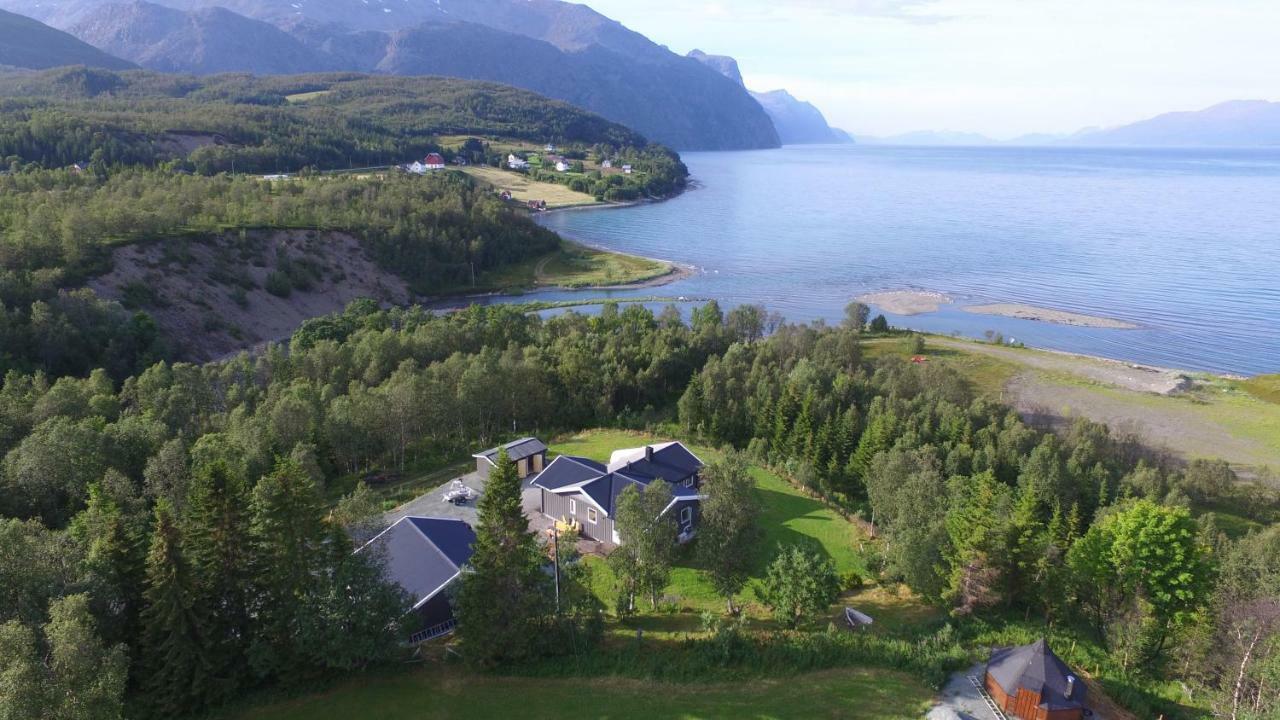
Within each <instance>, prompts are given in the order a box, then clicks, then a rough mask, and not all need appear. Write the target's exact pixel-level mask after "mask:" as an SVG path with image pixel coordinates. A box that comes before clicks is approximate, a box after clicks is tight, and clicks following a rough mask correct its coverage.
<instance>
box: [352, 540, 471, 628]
mask: <svg viewBox="0 0 1280 720" xmlns="http://www.w3.org/2000/svg"><path fill="white" fill-rule="evenodd" d="M475 540H476V534H475V532H473V531H472V530H471V526H470V525H468V524H466V523H465V522H463V521H461V520H457V519H454V518H436V517H414V516H409V517H404V518H401V519H400V520H398V521H397V522H396V523H395V524H394V525H392V526H391V527H389V528H387V529H386V530H384V531H382V532H381V533H379V534H378V535H377V536H376V537H374V538H373V539H372V540H370V541H369V542H367V543H365V544H364V545H363V546H361V547H360V549H359V550H356V552H357V553H368V552H376V553H380V554H381V555H382V559H383V561H384V563H385V564H384V570H385V572H386V576H387V579H388V580H391V581H393V582H395V583H396V584H397V585H399V586H400V587H402V588H404V590H405V592H407V593H409V595H410V596H411V597H412V599H413V602H414V605H413V613H414V614H416V615H417V616H418V617H419V618H420V619H421V627H422V630H421V632H418V633H415V634H414V637H413V638H412V640H414V641H421V640H427V639H430V638H432V637H439V636H440V635H445V634H448V633H449V632H452V630H453V628H454V626H455V625H456V623H455V621H454V617H453V605H452V602H451V600H450V597H449V593H448V592H446V590H447V589H448V588H449V586H450V585H452V584H453V583H454V582H455V581H456V580H457V579H458V577H459V576H460V575H462V568H463V566H464V565H466V564H467V561H469V560H470V559H471V546H472V544H473V543H475Z"/></svg>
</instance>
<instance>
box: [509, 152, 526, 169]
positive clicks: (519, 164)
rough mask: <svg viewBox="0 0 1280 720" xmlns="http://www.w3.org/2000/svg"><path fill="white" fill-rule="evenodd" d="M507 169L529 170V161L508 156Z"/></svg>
mask: <svg viewBox="0 0 1280 720" xmlns="http://www.w3.org/2000/svg"><path fill="white" fill-rule="evenodd" d="M507 167H509V168H511V169H512V170H528V169H529V161H528V160H525V159H524V158H518V157H516V156H515V155H508V156H507Z"/></svg>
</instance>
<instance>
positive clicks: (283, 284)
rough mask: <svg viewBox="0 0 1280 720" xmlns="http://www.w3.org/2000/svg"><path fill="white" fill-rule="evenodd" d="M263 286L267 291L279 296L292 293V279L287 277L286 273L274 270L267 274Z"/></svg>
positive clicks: (285, 296)
mask: <svg viewBox="0 0 1280 720" xmlns="http://www.w3.org/2000/svg"><path fill="white" fill-rule="evenodd" d="M264 287H266V290H267V292H269V293H271V294H272V295H275V296H276V297H280V298H287V297H289V295H291V294H293V281H291V280H290V279H289V275H288V273H282V272H279V271H276V272H273V273H271V274H269V275H267V282H266V283H265V285H264Z"/></svg>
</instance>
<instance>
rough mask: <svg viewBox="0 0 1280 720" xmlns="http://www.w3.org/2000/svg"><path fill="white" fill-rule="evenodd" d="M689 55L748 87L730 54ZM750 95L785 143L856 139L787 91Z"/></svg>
mask: <svg viewBox="0 0 1280 720" xmlns="http://www.w3.org/2000/svg"><path fill="white" fill-rule="evenodd" d="M689 57H691V58H693V59H694V60H697V61H698V62H700V63H702V64H703V65H706V66H707V67H709V68H712V69H714V70H715V71H716V72H718V73H720V74H721V75H724V76H725V77H727V78H729V79H730V80H733V81H734V82H736V83H738V84H739V85H741V86H743V87H746V83H745V82H744V81H743V79H742V70H741V69H740V68H739V67H738V61H737V60H735V59H733V58H731V57H729V56H728V55H708V54H707V53H704V52H702V51H701V50H693V51H692V52H690V53H689ZM751 97H753V98H755V99H756V102H758V103H760V106H761V107H763V108H764V110H765V112H767V113H768V114H769V118H770V119H772V120H773V126H774V127H775V128H777V129H778V137H779V138H780V139H781V140H782V144H783V145H804V144H813V143H851V142H853V138H852V137H851V136H850V135H849V134H848V133H846V132H845V131H843V130H840V129H838V128H833V127H831V126H830V125H828V124H827V119H826V118H825V117H823V115H822V111H821V110H819V109H818V108H816V107H814V106H813V104H811V103H807V102H804V101H801V100H797V99H796V98H795V97H793V96H792V95H791V93H789V92H787V91H786V90H771V91H769V92H754V91H752V92H751Z"/></svg>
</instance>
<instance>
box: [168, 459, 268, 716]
mask: <svg viewBox="0 0 1280 720" xmlns="http://www.w3.org/2000/svg"><path fill="white" fill-rule="evenodd" d="M188 497H189V500H188V510H187V522H186V524H185V526H184V528H185V533H184V547H185V550H186V552H185V555H186V557H187V560H188V561H189V562H190V564H191V568H192V570H193V571H194V573H195V577H196V583H197V584H196V591H197V593H198V595H199V597H200V601H201V602H200V607H201V609H202V610H203V611H204V612H206V613H207V617H206V619H205V622H204V623H203V625H204V627H205V630H206V632H207V633H208V635H207V637H208V640H209V644H210V651H211V661H212V662H213V665H214V673H215V677H216V684H217V686H216V687H215V688H213V691H214V693H215V694H218V695H221V696H223V697H227V696H229V695H230V694H231V693H233V692H235V690H236V689H237V687H239V686H240V684H241V683H242V681H243V680H244V674H245V662H244V660H245V652H246V650H247V648H248V642H249V630H250V624H249V591H250V582H251V581H252V574H251V572H250V569H251V560H252V552H251V545H250V536H249V518H248V504H249V503H248V494H247V492H246V491H245V487H244V480H243V478H241V477H240V476H239V475H238V474H237V473H235V472H234V471H232V469H231V468H230V467H229V466H228V465H227V464H226V463H225V462H222V461H215V462H213V463H211V464H209V465H207V466H204V467H202V468H201V469H200V471H199V472H198V473H197V475H196V478H195V481H194V482H193V483H192V487H191V490H190V493H189V496H188Z"/></svg>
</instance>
